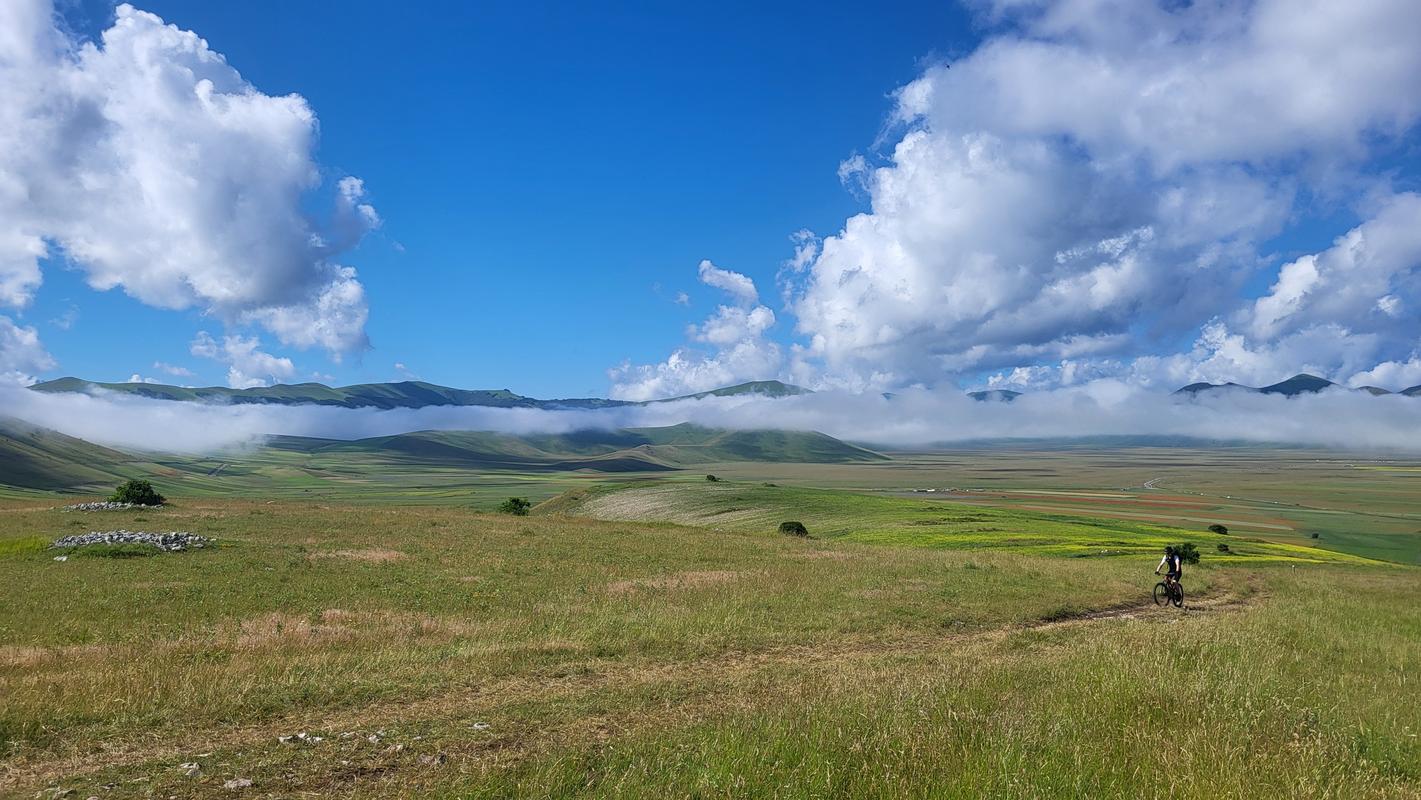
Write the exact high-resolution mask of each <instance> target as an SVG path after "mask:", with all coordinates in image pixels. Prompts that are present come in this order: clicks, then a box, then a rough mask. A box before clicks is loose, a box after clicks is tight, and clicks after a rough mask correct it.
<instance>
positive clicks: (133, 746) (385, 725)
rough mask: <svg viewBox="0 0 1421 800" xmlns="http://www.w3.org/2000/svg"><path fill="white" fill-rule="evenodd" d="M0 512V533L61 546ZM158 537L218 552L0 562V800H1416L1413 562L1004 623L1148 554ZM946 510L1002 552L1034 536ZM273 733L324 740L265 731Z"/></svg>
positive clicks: (301, 530)
mask: <svg viewBox="0 0 1421 800" xmlns="http://www.w3.org/2000/svg"><path fill="white" fill-rule="evenodd" d="M846 502H848V501H846ZM894 508H895V509H896V508H897V507H896V506H895V507H894ZM845 509H846V511H845V513H849V510H851V508H850V506H848V505H846V506H845ZM939 513H940V512H939ZM973 513H974V514H975V512H973ZM105 519H108V518H105ZM169 520H172V522H171V523H169V522H168V521H169ZM6 521H7V525H8V527H7V529H6V530H5V531H2V532H0V543H5V542H31V543H33V542H34V541H36V540H37V539H41V540H42V539H43V538H44V537H49V536H52V535H55V534H57V533H62V532H72V531H69V530H67V529H68V528H71V527H82V526H85V525H89V524H91V523H90V522H89V521H88V520H84V519H76V518H74V515H66V514H61V513H59V512H53V511H45V510H33V511H11V512H7V520H6ZM164 521H165V524H171V525H172V526H175V527H182V528H184V529H188V530H193V531H194V532H199V533H202V534H204V535H211V536H215V537H217V539H218V541H219V547H217V548H216V549H214V550H211V551H199V552H193V553H185V554H164V555H159V556H154V557H152V558H140V559H107V558H75V559H70V560H69V561H67V562H63V563H58V562H54V561H53V560H52V558H51V557H50V555H49V554H48V553H44V552H38V551H37V550H35V549H34V548H33V547H32V545H18V546H13V547H11V548H9V549H0V555H3V558H0V574H3V576H4V580H5V583H6V590H7V592H8V594H7V596H6V600H7V602H6V603H4V604H0V795H6V794H14V793H19V794H23V795H24V796H32V795H33V794H34V793H35V792H36V791H38V790H41V789H44V788H47V787H49V786H59V787H62V788H71V789H75V790H76V792H77V794H78V796H81V797H83V796H88V795H90V794H97V795H99V796H105V797H123V796H160V797H169V796H176V797H183V798H187V797H208V796H212V795H214V794H225V792H224V790H222V788H221V786H222V783H223V781H224V780H225V779H229V778H233V777H238V776H241V777H248V778H251V779H253V781H254V786H253V787H252V788H251V789H249V790H247V791H245V792H244V794H243V796H258V797H260V796H279V797H288V796H298V795H301V794H312V795H319V796H333V797H341V796H355V797H372V798H373V797H380V798H384V797H409V798H414V797H421V798H422V797H450V798H452V797H505V796H532V797H539V796H541V797H563V796H590V797H628V798H630V797H744V796H784V797H835V796H838V797H860V796H865V797H902V796H910V797H912V796H929V797H931V796H942V797H978V796H984V795H985V796H1008V797H1013V796H1015V797H1031V796H1060V797H1081V796H1089V797H1124V796H1138V795H1146V796H1170V794H1171V792H1172V793H1173V795H1174V796H1179V797H1210V798H1212V797H1220V796H1235V797H1265V796H1267V797H1272V796H1277V795H1279V794H1282V795H1284V796H1289V797H1338V798H1344V797H1345V798H1350V797H1366V796H1373V797H1415V796H1417V795H1418V792H1421V751H1418V744H1417V739H1416V735H1417V733H1418V731H1421V719H1418V716H1419V715H1421V712H1419V711H1418V706H1417V704H1416V703H1414V702H1411V701H1410V700H1409V699H1408V698H1410V696H1411V695H1413V694H1415V689H1416V680H1417V676H1416V670H1417V665H1418V664H1421V582H1418V581H1417V580H1416V579H1415V576H1416V572H1415V570H1412V569H1407V568H1401V567H1376V566H1363V565H1349V564H1342V563H1339V564H1332V565H1311V564H1303V565H1297V566H1295V565H1292V564H1288V563H1282V562H1279V561H1276V560H1274V559H1264V558H1259V559H1257V560H1256V562H1250V563H1256V564H1257V566H1254V567H1250V568H1247V569H1245V568H1244V567H1241V566H1231V567H1227V568H1222V569H1214V568H1210V567H1208V566H1207V559H1206V566H1205V568H1203V569H1199V570H1192V571H1191V572H1190V573H1189V574H1188V576H1187V585H1188V586H1189V588H1190V591H1191V595H1190V596H1191V598H1202V597H1207V596H1209V595H1221V596H1238V597H1240V598H1244V599H1250V600H1251V601H1252V604H1251V605H1248V606H1245V607H1238V608H1235V609H1234V610H1226V611H1225V610H1218V611H1197V612H1192V613H1190V612H1185V613H1181V612H1176V611H1173V610H1165V611H1156V610H1153V609H1151V610H1149V611H1147V612H1145V613H1144V615H1143V616H1141V617H1139V618H1138V619H1131V620H1118V619H1100V620H1085V621H1076V622H1067V623H1065V624H1061V625H1052V626H1048V627H1039V626H1038V627H1027V626H1033V625H1039V623H1040V622H1041V621H1043V620H1049V619H1059V618H1063V617H1070V616H1071V615H1072V614H1073V613H1076V612H1080V611H1084V610H1088V609H1099V608H1106V607H1111V606H1116V605H1119V604H1122V603H1145V602H1148V595H1147V592H1148V589H1149V586H1150V585H1151V584H1152V583H1153V578H1152V576H1150V575H1149V570H1151V569H1153V568H1154V564H1155V559H1154V558H1153V557H1148V558H1140V557H1127V556H1109V557H1090V558H1062V557H1044V556H1041V555H1033V554H1029V553H1028V554H1024V553H1020V552H1011V551H1010V550H1009V549H1008V548H1007V547H1006V546H1003V547H998V548H995V549H993V550H990V551H982V550H973V549H966V548H963V549H954V550H940V549H932V548H906V547H891V546H870V545H864V544H855V543H853V542H851V541H843V540H840V541H824V540H804V539H801V538H799V537H785V536H778V535H775V534H773V533H770V532H768V531H767V532H765V533H750V532H744V533H740V532H717V531H711V530H706V529H694V528H684V527H676V526H669V525H647V524H637V523H630V522H599V521H594V520H583V519H576V518H571V517H557V516H552V517H536V516H535V517H532V518H527V519H517V520H514V519H511V518H508V517H499V516H485V515H477V514H470V513H468V512H467V511H464V510H460V509H448V508H379V509H373V508H368V507H364V508H356V507H350V506H331V507H325V506H320V505H282V504H277V505H265V504H254V503H240V502H207V501H203V502H196V501H194V502H191V503H189V504H185V505H184V507H182V508H178V509H173V510H171V511H169V512H165V515H164ZM892 521H893V522H903V523H904V524H903V528H904V529H907V530H910V531H911V530H916V529H919V528H927V527H929V526H916V525H907V524H906V523H909V522H914V521H917V518H916V517H911V518H905V519H902V520H892ZM937 521H938V520H936V519H934V522H937ZM963 522H964V524H970V525H972V526H975V527H996V528H1001V530H995V531H987V530H974V531H972V533H973V535H980V536H986V535H990V534H999V535H1000V537H1001V538H1003V539H1007V538H1015V539H1017V540H1018V544H1017V545H1016V546H1018V547H1022V548H1026V549H1032V548H1036V547H1038V546H1039V545H1037V544H1029V545H1028V544H1025V543H1024V541H1025V540H1027V539H1030V538H1031V537H1039V536H1042V535H1049V534H1051V533H1052V532H1053V531H1055V530H1056V529H1055V528H1052V527H1049V526H1042V525H1041V524H1040V520H1038V519H1033V518H1031V517H1028V516H1026V515H1020V514H1014V515H996V516H994V517H992V520H991V521H990V523H987V522H985V521H982V520H976V519H972V520H964V521H963ZM1009 526H1016V527H1009ZM811 527H812V526H811ZM1096 531H1101V533H1097V532H1096ZM1080 535H1081V536H1083V537H1084V536H1091V537H1095V536H1098V535H1109V536H1117V537H1121V538H1122V539H1125V540H1127V541H1129V540H1130V537H1137V536H1145V537H1148V536H1153V535H1155V532H1153V531H1142V532H1137V531H1133V530H1119V531H1115V532H1110V531H1108V530H1104V529H1102V528H1099V527H1098V526H1096V527H1092V529H1091V531H1084V532H1081V534H1080ZM1033 541H1034V540H1033ZM474 723H478V724H479V725H483V726H484V727H476V726H475V724H474ZM303 730H304V731H310V732H312V733H315V734H317V735H320V736H322V737H323V739H324V741H323V742H322V743H320V744H319V745H313V746H301V747H296V746H292V745H290V744H282V743H281V742H279V740H278V737H279V736H283V735H290V734H292V733H295V732H297V731H303ZM381 731H383V732H384V733H383V735H381V736H376V739H377V740H378V741H376V742H371V741H370V740H369V739H368V736H369V735H371V734H377V733H379V732H381ZM192 761H199V762H201V763H202V765H203V767H202V771H201V773H200V774H198V775H196V776H187V775H186V774H185V773H184V772H183V771H182V770H181V769H180V768H179V765H181V764H183V763H188V762H192ZM1165 775H1168V776H1170V777H1169V781H1171V782H1172V784H1171V785H1172V787H1173V788H1172V789H1171V788H1170V787H1169V786H1166V785H1164V780H1165V778H1164V776H1165ZM105 785H111V786H115V787H118V788H116V789H112V790H107V791H105V790H102V788H101V787H103V786H105Z"/></svg>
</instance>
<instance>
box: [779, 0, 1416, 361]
mask: <svg viewBox="0 0 1421 800" xmlns="http://www.w3.org/2000/svg"><path fill="white" fill-rule="evenodd" d="M986 10H987V13H988V17H989V18H990V20H992V24H994V25H995V26H996V28H995V30H996V32H995V33H994V34H992V35H990V36H989V37H988V38H987V39H986V40H985V41H984V42H983V43H982V44H981V45H980V46H979V47H978V48H977V49H976V50H975V51H974V52H972V53H971V54H970V55H968V56H967V57H966V58H964V59H962V60H960V61H957V62H955V63H953V64H952V65H951V66H950V67H948V66H939V67H933V68H930V69H928V70H927V71H926V72H925V73H924V74H923V75H922V76H921V77H920V78H918V79H917V80H915V81H914V82H912V83H911V84H909V85H908V86H905V87H904V88H903V89H901V90H900V91H899V92H898V93H897V96H896V98H897V103H896V107H895V111H894V114H893V119H894V122H895V123H896V124H897V125H898V126H899V127H898V130H899V131H900V133H899V134H897V136H898V137H899V138H898V139H897V141H896V143H895V144H894V145H893V147H892V148H891V150H890V151H889V152H888V153H887V155H886V156H885V158H884V160H883V162H882V163H881V165H879V166H877V167H875V166H873V165H871V164H870V163H869V161H868V160H867V159H865V158H863V157H862V156H856V157H854V158H852V159H850V160H849V161H847V162H845V164H844V165H843V166H842V167H841V170H840V177H841V179H843V180H844V181H845V182H847V183H852V184H854V185H861V186H862V187H864V189H865V190H866V191H867V194H868V198H869V202H870V205H871V209H870V211H868V212H866V213H863V214H859V215H857V216H854V217H852V218H850V219H849V220H847V221H846V223H845V224H844V227H843V229H842V230H840V231H839V232H838V233H837V234H835V235H833V236H829V237H826V238H824V239H823V240H822V242H820V241H817V240H814V239H812V238H810V237H806V238H804V239H803V242H804V245H802V246H801V247H800V248H799V249H797V252H796V256H795V258H794V259H792V260H791V263H790V264H789V265H787V269H786V270H784V271H782V273H781V275H782V280H785V283H786V284H787V291H788V293H789V301H790V308H791V310H792V311H793V312H794V314H795V315H796V317H797V325H796V330H797V332H798V333H799V334H800V335H802V336H804V337H805V338H806V339H807V341H808V346H807V348H805V350H804V352H803V358H804V359H805V360H807V361H808V362H809V363H811V364H813V365H815V366H816V367H817V368H818V369H819V370H820V379H819V382H820V383H821V384H830V385H840V386H859V387H863V388H874V387H885V388H892V387H899V386H904V385H914V384H927V385H933V384H937V383H946V382H951V381H954V380H957V379H959V378H961V377H963V376H970V375H972V374H977V373H983V372H990V371H997V376H998V379H997V380H998V383H1002V384H1011V385H1018V386H1022V385H1026V386H1038V385H1043V384H1042V382H1043V381H1045V382H1047V383H1046V384H1044V385H1050V382H1052V381H1066V382H1070V381H1072V380H1076V381H1079V380H1085V379H1089V376H1096V377H1098V376H1100V375H1108V374H1120V375H1129V376H1132V377H1135V378H1137V379H1139V380H1142V381H1149V380H1160V381H1163V380H1167V379H1172V376H1175V375H1183V374H1191V375H1196V376H1202V377H1212V378H1223V377H1226V376H1230V375H1232V376H1243V375H1254V376H1260V375H1261V374H1262V373H1264V372H1268V373H1269V374H1268V376H1267V380H1268V381H1270V382H1271V381H1273V380H1277V379H1279V378H1281V377H1285V376H1286V375H1287V374H1289V373H1290V372H1293V371H1297V370H1299V369H1302V368H1305V367H1307V366H1309V365H1315V366H1317V367H1319V368H1322V369H1325V370H1326V371H1328V372H1329V373H1330V374H1333V375H1339V376H1345V375H1348V374H1351V372H1352V371H1357V370H1363V369H1366V368H1368V367H1371V366H1373V365H1375V364H1376V363H1377V359H1379V358H1389V359H1392V360H1397V359H1400V360H1402V361H1404V360H1405V359H1406V358H1407V357H1408V354H1409V353H1410V352H1411V351H1412V350H1413V349H1414V348H1415V345H1416V340H1417V338H1418V337H1417V334H1418V332H1421V329H1418V327H1417V325H1416V322H1415V320H1414V319H1412V320H1408V319H1407V309H1410V308H1415V307H1416V305H1415V303H1416V302H1418V301H1421V297H1417V287H1416V285H1415V284H1416V278H1415V277H1414V275H1413V273H1414V271H1415V270H1414V268H1415V266H1416V263H1417V253H1416V240H1417V239H1418V237H1421V234H1418V233H1417V231H1421V213H1418V212H1421V208H1418V203H1417V200H1416V198H1415V197H1414V196H1411V195H1398V196H1396V197H1393V198H1390V199H1386V200H1383V201H1381V202H1379V203H1371V204H1370V205H1372V206H1376V207H1375V208H1372V209H1370V210H1371V212H1372V213H1371V214H1370V215H1369V216H1370V221H1368V222H1365V223H1363V224H1362V225H1361V226H1359V227H1358V228H1357V229H1356V230H1354V231H1353V232H1352V233H1349V234H1347V235H1346V236H1345V237H1343V239H1340V240H1339V241H1338V243H1337V245H1336V246H1335V247H1334V248H1333V249H1331V250H1329V251H1328V252H1326V253H1323V254H1319V255H1318V256H1316V257H1308V258H1304V259H1298V260H1295V261H1293V262H1291V263H1289V264H1287V265H1285V266H1284V267H1283V268H1282V270H1281V272H1279V274H1278V276H1277V279H1276V281H1275V282H1274V284H1275V285H1274V286H1273V289H1272V290H1271V291H1270V292H1269V293H1268V294H1267V295H1266V296H1265V297H1263V298H1260V299H1258V301H1257V302H1256V303H1254V302H1253V301H1252V300H1251V299H1250V298H1248V297H1247V296H1246V295H1245V287H1247V286H1248V285H1249V284H1250V279H1251V278H1254V277H1255V276H1257V275H1258V274H1259V273H1260V271H1262V270H1266V269H1268V264H1267V260H1266V259H1265V258H1264V257H1263V256H1261V255H1260V252H1259V251H1260V248H1261V246H1262V244H1263V243H1265V242H1267V241H1269V240H1270V239H1271V238H1272V237H1274V236H1275V235H1277V234H1278V233H1280V232H1282V231H1284V230H1287V229H1288V227H1289V226H1290V225H1294V224H1298V223H1299V219H1300V218H1301V219H1303V220H1304V221H1306V219H1305V215H1303V214H1302V211H1304V210H1302V209H1300V208H1299V203H1298V202H1297V200H1296V198H1297V197H1299V196H1300V195H1301V194H1306V196H1307V197H1309V198H1311V200H1310V202H1314V203H1316V202H1337V201H1338V200H1342V201H1344V202H1346V201H1350V200H1352V199H1353V198H1355V197H1357V196H1358V193H1359V191H1361V190H1362V189H1369V190H1370V189H1375V187H1377V186H1380V185H1382V184H1381V183H1380V182H1379V180H1378V178H1376V177H1372V176H1369V175H1368V174H1367V172H1366V160H1367V157H1368V155H1369V152H1370V150H1371V149H1372V148H1373V146H1374V145H1375V144H1376V143H1387V142H1395V141H1397V140H1398V139H1399V138H1400V137H1403V136H1405V135H1406V134H1407V133H1408V132H1409V131H1410V129H1411V126H1412V125H1413V124H1414V122H1415V121H1416V119H1417V116H1418V113H1421V49H1418V48H1416V47H1415V46H1414V43H1415V42H1416V41H1417V40H1418V39H1419V38H1421V13H1417V11H1416V8H1415V6H1414V4H1412V3H1410V2H1407V1H1406V0H1359V1H1358V2H1351V3H1331V2H1324V1H1323V0H1310V1H1309V2H1303V3H1299V2H1294V1H1293V0H1259V1H1258V2H1249V3H1244V2H1228V1H1226V2H1221V3H1194V4H1178V3H1163V2H1160V3H1155V2H1143V3H1142V2H1135V1H1134V0H1029V1H1022V2H1003V3H996V4H990V5H988V6H986ZM1373 193H1374V192H1373ZM1384 193H1385V192H1384V191H1383V194H1384ZM1363 194H1366V192H1363ZM1318 198H1332V199H1331V200H1318ZM1359 204H1360V205H1362V206H1363V209H1364V211H1366V210H1368V209H1367V208H1366V206H1367V205H1368V204H1367V203H1365V202H1363V203H1359ZM1413 317H1414V315H1413ZM1216 318H1217V319H1223V320H1225V322H1224V323H1217V324H1216V325H1215V326H1214V327H1212V328H1209V329H1208V330H1201V326H1203V325H1205V324H1207V323H1209V321H1210V320H1215V319H1216ZM1191 334H1192V335H1195V336H1196V337H1197V338H1198V339H1199V341H1198V342H1197V343H1196V344H1195V345H1194V347H1193V348H1191V349H1190V350H1189V351H1186V352H1184V353H1174V354H1170V353H1169V351H1168V348H1170V347H1171V346H1172V343H1173V342H1175V341H1178V340H1179V339H1180V338H1181V337H1188V336H1190V335H1191ZM1334 339H1340V341H1333V340H1334ZM1187 340H1188V339H1187V338H1186V341H1187ZM1161 351H1164V352H1165V355H1160V352H1161ZM1369 358H1370V359H1372V360H1371V361H1370V363H1368V362H1367V359H1369ZM1018 369H1020V371H1017V370H1018Z"/></svg>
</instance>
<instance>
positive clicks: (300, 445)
mask: <svg viewBox="0 0 1421 800" xmlns="http://www.w3.org/2000/svg"><path fill="white" fill-rule="evenodd" d="M269 446H270V447H272V448H273V449H277V450H290V451H298V452H303V453H312V454H316V453H320V454H335V453H376V454H380V455H382V456H385V457H391V458H397V459H399V460H402V461H405V462H408V463H422V464H431V465H444V466H460V467H465V468H480V469H520V470H533V471H560V470H578V469H591V470H597V471H601V472H640V471H653V470H666V469H674V468H676V467H682V466H691V465H695V464H711V463H722V462H727V461H776V462H801V463H820V464H827V463H850V462H866V461H881V460H885V459H886V457H885V456H883V455H880V454H878V453H875V452H873V451H871V450H865V449H864V448H861V447H857V446H855V445H851V444H848V443H846V442H842V441H839V440H838V439H835V438H834V437H832V436H827V435H825V434H822V433H815V432H800V431H727V430H717V429H712V428H702V427H699V426H696V425H690V424H682V425H673V426H670V427H665V428H629V429H623V430H610V431H600V430H586V431H578V432H575V433H567V434H539V435H528V436H515V435H512V434H503V433H489V432H481V431H417V432H414V433H402V434H397V435H394V436H378V437H373V438H369V439H359V440H356V441H336V440H323V439H310V438H299V437H274V438H273V439H272V440H271V441H270V444H269Z"/></svg>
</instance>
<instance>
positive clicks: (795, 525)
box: [780, 520, 809, 536]
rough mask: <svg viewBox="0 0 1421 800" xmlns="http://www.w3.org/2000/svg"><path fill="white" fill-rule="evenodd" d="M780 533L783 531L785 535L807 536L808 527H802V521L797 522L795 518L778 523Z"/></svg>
mask: <svg viewBox="0 0 1421 800" xmlns="http://www.w3.org/2000/svg"><path fill="white" fill-rule="evenodd" d="M780 533H783V534H785V535H786V536H808V535H809V529H808V528H806V527H804V523H803V522H799V521H797V520H790V521H788V522H781V523H780Z"/></svg>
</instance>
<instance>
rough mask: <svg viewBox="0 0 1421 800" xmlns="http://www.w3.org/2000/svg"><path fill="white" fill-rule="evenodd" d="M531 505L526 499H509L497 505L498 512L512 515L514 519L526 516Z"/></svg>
mask: <svg viewBox="0 0 1421 800" xmlns="http://www.w3.org/2000/svg"><path fill="white" fill-rule="evenodd" d="M532 507H533V504H532V503H530V502H528V498H526V497H510V498H508V499H507V500H504V501H503V503H502V504H500V505H499V507H498V510H499V512H500V513H503V514H512V515H513V516H515V517H526V516H528V510H529V509H531V508H532Z"/></svg>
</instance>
